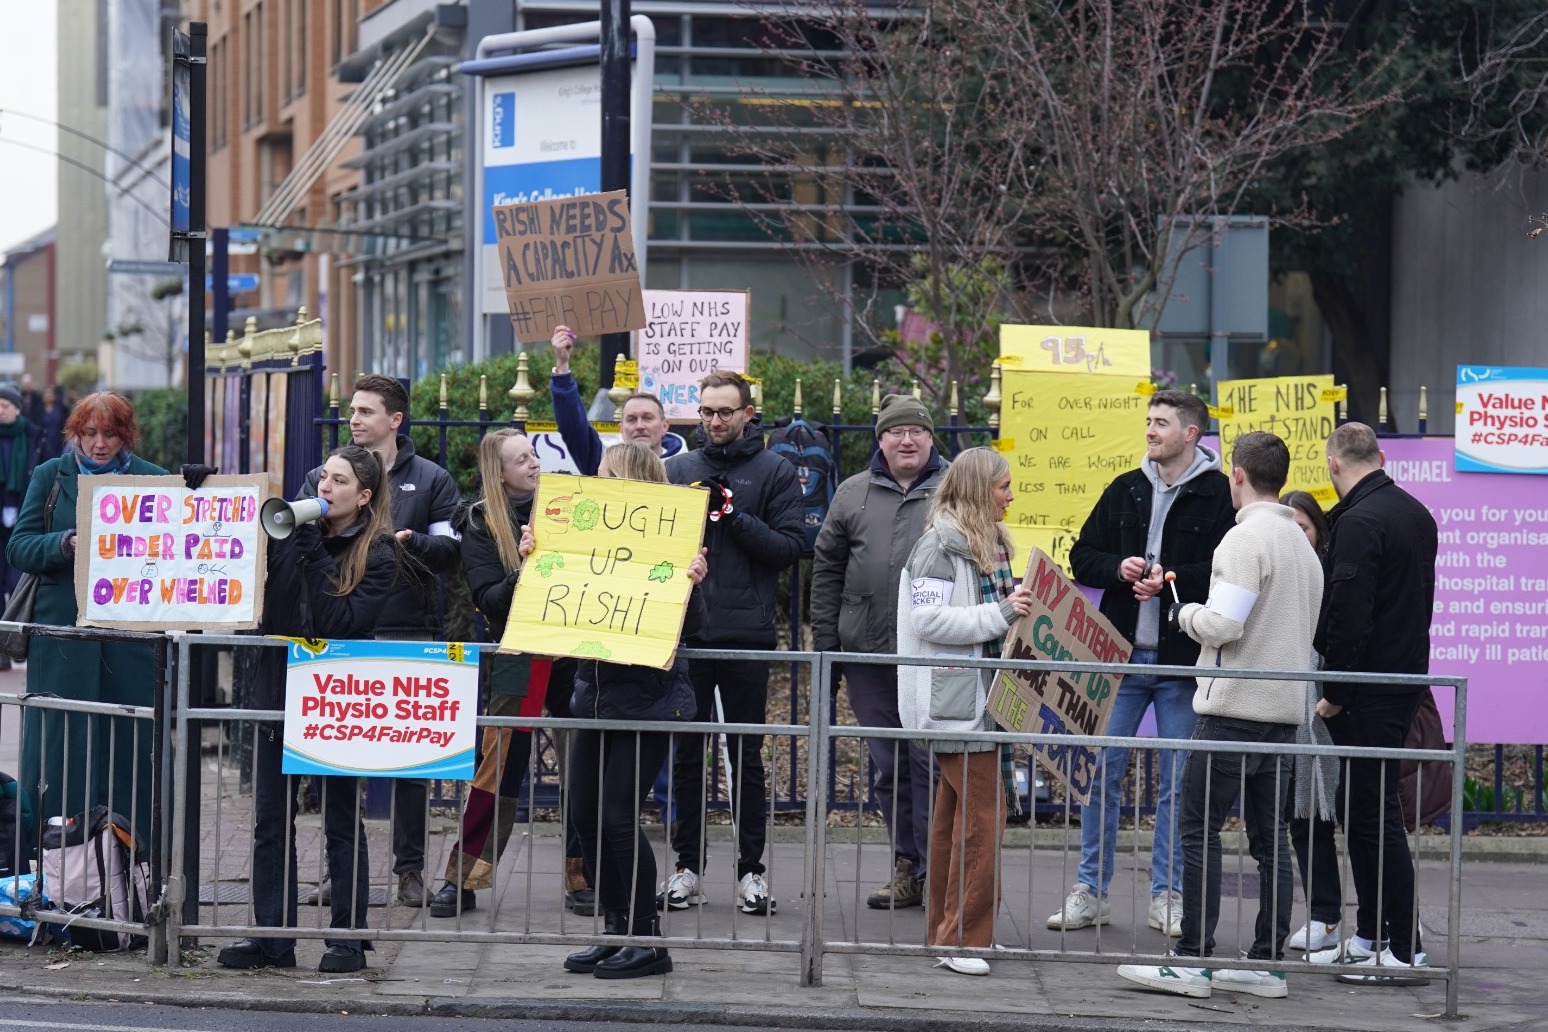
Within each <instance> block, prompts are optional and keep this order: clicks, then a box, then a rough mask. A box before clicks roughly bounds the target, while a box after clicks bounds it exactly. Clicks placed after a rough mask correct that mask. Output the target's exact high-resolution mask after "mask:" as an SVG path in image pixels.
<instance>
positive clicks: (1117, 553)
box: [1070, 469, 1236, 666]
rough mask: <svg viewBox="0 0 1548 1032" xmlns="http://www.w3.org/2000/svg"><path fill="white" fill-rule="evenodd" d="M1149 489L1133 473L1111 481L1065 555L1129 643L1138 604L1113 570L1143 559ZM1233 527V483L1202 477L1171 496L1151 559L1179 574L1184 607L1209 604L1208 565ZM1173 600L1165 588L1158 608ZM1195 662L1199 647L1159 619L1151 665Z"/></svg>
mask: <svg viewBox="0 0 1548 1032" xmlns="http://www.w3.org/2000/svg"><path fill="white" fill-rule="evenodd" d="M1153 490H1154V489H1153V488H1152V487H1151V485H1150V478H1149V477H1147V476H1146V475H1145V472H1144V470H1141V469H1131V470H1129V472H1127V473H1124V474H1122V475H1120V476H1119V477H1117V478H1116V479H1115V480H1114V481H1113V482H1112V483H1111V484H1109V485H1107V490H1105V491H1103V492H1102V497H1101V498H1100V499H1099V500H1098V501H1097V504H1096V508H1094V509H1092V510H1091V515H1090V516H1088V517H1087V518H1086V522H1085V525H1084V526H1082V527H1081V528H1080V537H1079V538H1077V539H1076V540H1075V545H1074V547H1072V548H1071V549H1070V567H1071V568H1072V569H1073V571H1074V573H1075V580H1076V581H1077V582H1079V583H1081V584H1084V585H1086V586H1087V587H1089V588H1101V589H1102V605H1101V607H1100V608H1101V611H1102V615H1103V616H1105V617H1107V618H1108V619H1109V620H1111V621H1112V622H1113V627H1114V628H1115V629H1116V630H1117V631H1118V633H1119V634H1121V635H1123V636H1124V637H1125V638H1127V639H1128V640H1129V641H1130V642H1132V641H1133V640H1134V629H1135V625H1136V624H1137V623H1138V622H1139V603H1138V602H1136V601H1135V600H1134V589H1133V586H1132V585H1130V584H1129V583H1127V582H1126V581H1124V580H1122V579H1120V578H1119V576H1118V568H1119V566H1120V565H1121V564H1122V563H1123V561H1124V560H1125V559H1127V558H1129V557H1130V556H1136V555H1138V556H1143V555H1144V554H1145V543H1146V541H1147V540H1148V538H1149V530H1150V502H1151V497H1150V496H1151V493H1152V491H1153ZM1235 522H1236V510H1235V508H1233V507H1232V505H1231V482H1230V481H1229V480H1227V479H1226V477H1225V474H1223V473H1221V472H1220V471H1219V470H1211V471H1209V472H1206V473H1201V474H1199V475H1198V476H1196V477H1194V478H1193V479H1192V480H1189V481H1188V482H1187V483H1185V484H1183V485H1182V486H1181V487H1179V488H1178V489H1177V498H1176V500H1175V501H1173V502H1172V507H1171V509H1170V510H1169V511H1168V512H1167V514H1166V525H1165V527H1163V528H1162V534H1161V554H1160V555H1159V556H1157V557H1156V560H1157V561H1158V562H1159V563H1160V564H1161V565H1162V566H1163V567H1164V568H1166V569H1168V570H1173V571H1175V572H1176V573H1177V582H1176V584H1177V595H1178V598H1179V599H1181V600H1182V601H1183V602H1201V603H1202V602H1205V601H1207V600H1208V599H1209V565H1210V560H1211V558H1212V557H1213V556H1214V554H1215V547H1216V546H1217V545H1219V544H1220V539H1221V538H1223V537H1225V535H1226V531H1228V530H1230V529H1231V527H1232V526H1233V525H1234V524H1235ZM1171 601H1172V593H1171V590H1170V589H1163V590H1162V602H1163V604H1165V603H1169V602H1171ZM1164 613H1165V610H1164V609H1163V615H1164ZM1198 660H1199V643H1198V642H1196V641H1194V640H1193V639H1192V638H1190V637H1188V636H1187V635H1186V634H1182V633H1180V632H1178V631H1174V630H1172V629H1171V628H1169V627H1168V626H1167V624H1166V620H1164V619H1163V620H1162V621H1161V628H1160V637H1159V640H1158V641H1157V643H1156V661H1157V662H1158V663H1166V664H1173V665H1176V666H1192V665H1193V664H1195V663H1197V662H1198Z"/></svg>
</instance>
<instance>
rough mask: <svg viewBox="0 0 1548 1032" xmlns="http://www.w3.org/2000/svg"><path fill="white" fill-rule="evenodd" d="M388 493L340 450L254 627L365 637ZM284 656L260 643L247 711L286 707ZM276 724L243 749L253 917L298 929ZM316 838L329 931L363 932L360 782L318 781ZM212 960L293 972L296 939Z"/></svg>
mask: <svg viewBox="0 0 1548 1032" xmlns="http://www.w3.org/2000/svg"><path fill="white" fill-rule="evenodd" d="M391 495H392V491H391V488H390V486H389V484H388V482H387V472H386V469H385V468H384V467H383V465H382V460H381V456H380V455H378V454H377V453H376V452H371V451H367V450H366V449H364V448H362V447H360V446H359V445H354V444H350V445H345V446H344V447H343V448H339V449H337V450H336V451H334V453H333V454H332V455H330V456H328V461H327V462H325V463H323V467H322V476H321V478H320V479H319V481H318V484H317V497H318V498H319V499H321V500H322V501H323V502H324V503H326V505H327V511H326V512H325V513H324V515H323V518H322V519H321V520H320V521H318V522H316V523H304V524H301V525H300V526H298V527H296V528H295V533H293V534H292V535H291V536H290V537H288V538H285V539H284V540H281V541H275V542H272V543H271V544H270V547H269V554H268V580H267V581H266V582H265V584H264V593H265V596H266V597H267V598H268V599H269V600H270V604H269V605H267V606H265V607H264V614H263V627H262V631H263V633H264V634H282V635H286V636H289V637H299V638H340V639H347V638H370V637H371V636H372V634H373V632H374V631H375V629H376V620H377V617H378V616H380V615H381V612H382V608H383V606H385V605H386V603H387V596H388V594H389V593H390V592H391V590H392V583H393V579H394V578H395V577H396V575H397V569H398V544H397V539H396V538H395V537H394V536H393V523H392V498H391ZM285 658H286V656H285V652H284V650H282V649H278V648H273V647H269V648H263V649H260V650H259V658H258V663H257V672H256V675H255V678H254V691H253V695H254V698H253V700H252V702H251V706H252V707H253V708H254V709H271V710H274V709H284V708H285V665H286V664H285ZM283 730H284V726H283V725H282V724H273V723H269V724H260V725H258V728H257V732H256V738H257V741H256V743H255V745H254V748H253V858H252V859H253V863H252V888H253V920H254V923H255V924H258V925H262V926H266V927H271V928H293V927H295V924H296V827H295V799H296V785H295V782H294V780H293V776H289V775H286V774H284V773H282V772H281V765H282V762H283V759H284V734H283ZM319 780H320V781H321V782H322V811H323V836H324V838H325V840H326V843H327V852H328V870H329V871H330V872H331V874H332V877H333V892H332V894H331V902H330V904H329V905H330V906H331V908H332V915H331V916H332V921H331V924H330V927H332V928H350V929H354V928H365V927H366V907H367V905H368V903H369V901H370V884H369V872H368V862H367V856H366V835H365V827H364V825H363V824H362V823H361V820H360V779H359V778H355V777H347V776H338V777H323V778H320V779H319ZM325 942H326V944H327V949H326V951H325V952H324V953H323V957H322V962H321V963H320V964H319V965H318V968H317V969H318V970H319V971H326V972H331V973H348V972H351V971H359V970H360V969H361V968H363V967H365V966H366V965H365V952H364V951H365V950H368V949H370V948H371V944H370V942H369V941H367V940H362V939H329V940H325ZM216 960H217V961H218V962H219V963H220V964H221V965H222V966H224V967H229V968H260V967H287V968H289V967H295V966H296V950H295V940H294V939H268V938H265V939H238V940H237V941H236V942H234V943H231V944H230V945H228V946H226V947H224V948H223V949H222V950H221V951H220V953H219V954H218V955H217V956H216Z"/></svg>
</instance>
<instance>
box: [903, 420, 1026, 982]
mask: <svg viewBox="0 0 1548 1032" xmlns="http://www.w3.org/2000/svg"><path fill="white" fill-rule="evenodd" d="M1013 498H1014V495H1013V494H1012V492H1011V476H1010V464H1009V463H1008V462H1007V461H1006V459H1005V456H1003V455H1001V454H1000V453H999V452H996V451H993V450H991V449H989V448H969V449H967V450H966V451H964V452H963V453H962V454H960V455H958V456H957V457H956V458H955V459H954V460H952V463H951V465H950V466H948V467H947V469H946V475H945V476H944V477H942V478H941V484H940V487H939V488H937V489H936V492H935V496H934V497H933V498H932V499H931V500H930V514H929V516H928V518H927V520H926V530H925V535H924V537H922V538H920V539H919V542H918V544H916V545H915V546H914V550H913V552H912V553H910V555H909V557H908V561H907V562H906V563H904V564H903V572H902V575H901V576H900V577H899V580H898V605H897V636H898V655H900V656H929V657H950V656H960V657H963V658H978V659H983V658H992V657H995V656H998V655H999V654H1000V645H1001V643H1002V642H1003V641H1004V640H1005V632H1006V631H1008V630H1009V629H1010V626H1011V624H1012V623H1013V622H1014V621H1016V620H1018V619H1020V618H1021V617H1023V616H1026V615H1027V613H1029V612H1031V609H1032V590H1031V588H1030V587H1028V586H1027V585H1025V584H1023V585H1021V586H1020V587H1013V585H1014V584H1015V574H1014V573H1013V572H1012V571H1011V564H1010V561H1011V557H1012V555H1013V554H1014V553H1015V546H1014V545H1012V543H1011V539H1010V532H1009V531H1007V530H1006V529H1005V523H1004V520H1005V510H1006V508H1007V507H1009V505H1010V503H1011V501H1012V500H1013ZM993 677H994V671H993V670H992V669H984V670H973V669H967V668H962V667H928V666H900V667H898V717H899V723H900V724H901V725H902V726H903V727H905V728H909V729H911V730H914V731H958V732H961V731H995V730H998V729H997V728H996V726H995V723H994V719H993V718H992V717H990V716H989V713H988V702H989V685H990V682H991V681H992V680H993ZM928 748H929V750H930V751H931V752H933V753H934V754H935V756H936V759H937V761H938V762H939V764H940V782H939V784H938V786H937V787H936V792H935V808H934V813H933V814H932V816H931V825H930V862H929V865H928V866H929V872H930V875H929V878H930V880H929V886H928V888H927V890H926V892H925V900H926V904H925V905H926V915H927V916H926V922H925V941H926V943H928V944H929V945H931V946H949V947H964V946H966V947H976V948H979V949H988V948H990V947H991V946H993V945H994V915H995V911H997V910H998V909H999V905H1000V873H999V860H1000V833H1001V831H1002V829H1003V828H1004V827H1005V804H1006V791H1007V788H1006V785H1005V782H1004V779H1003V774H1002V770H1001V763H1000V750H999V748H998V747H997V746H996V745H995V744H994V743H993V742H974V741H961V740H951V739H941V738H936V739H932V740H930V742H929V743H928ZM939 963H940V965H941V966H944V967H947V968H949V969H951V970H952V971H956V972H958V973H959V974H964V975H987V974H988V973H989V962H988V961H987V960H983V959H981V958H979V957H950V956H948V957H941V958H940V962H939Z"/></svg>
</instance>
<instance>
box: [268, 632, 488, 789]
mask: <svg viewBox="0 0 1548 1032" xmlns="http://www.w3.org/2000/svg"><path fill="white" fill-rule="evenodd" d="M288 640H289V642H290V646H289V655H288V663H287V666H286V673H285V759H284V763H283V767H282V769H283V770H284V772H285V773H286V774H345V775H349V774H355V775H366V776H369V777H387V778H459V779H464V780H465V779H469V778H472V777H473V747H474V734H475V733H476V723H477V720H478V653H477V652H476V651H474V650H473V649H470V648H467V647H466V646H464V645H462V644H460V643H458V642H450V643H447V642H406V641H321V640H312V639H308V640H303V639H299V638H291V639H288Z"/></svg>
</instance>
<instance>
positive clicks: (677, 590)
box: [500, 473, 707, 670]
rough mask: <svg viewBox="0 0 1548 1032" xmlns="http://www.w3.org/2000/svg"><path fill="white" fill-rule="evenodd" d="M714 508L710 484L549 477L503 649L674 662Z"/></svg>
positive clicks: (663, 665)
mask: <svg viewBox="0 0 1548 1032" xmlns="http://www.w3.org/2000/svg"><path fill="white" fill-rule="evenodd" d="M706 507H707V498H706V492H705V490H704V489H703V488H696V487H677V486H673V485H668V484H649V483H641V482H640V481H636V480H611V479H600V478H597V477H573V476H565V475H562V474H556V473H544V474H543V476H542V478H541V479H540V480H539V481H538V493H537V497H536V498H535V499H534V500H533V503H532V534H533V538H534V539H535V541H536V548H535V550H534V551H533V552H532V554H531V555H529V556H528V557H527V560H526V562H525V563H523V564H522V569H521V576H520V577H519V578H518V580H517V582H516V595H515V599H514V600H513V602H512V604H511V615H510V619H509V620H508V621H507V623H506V625H505V632H504V634H502V635H501V637H500V651H501V652H530V653H536V654H538V655H545V656H581V657H590V658H593V659H601V660H606V661H607V662H609V663H627V664H633V665H636V666H648V667H654V668H656V669H658V670H665V669H667V668H668V667H670V666H671V665H672V659H673V656H675V655H676V653H677V644H678V637H679V635H680V632H681V631H682V626H683V610H684V607H685V606H686V605H687V602H688V595H689V592H690V590H691V588H692V584H691V582H690V581H689V580H688V572H687V570H688V564H689V563H690V562H692V561H693V557H694V556H696V555H698V554H699V546H700V544H701V542H702V541H703V538H704V518H705V509H706Z"/></svg>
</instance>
